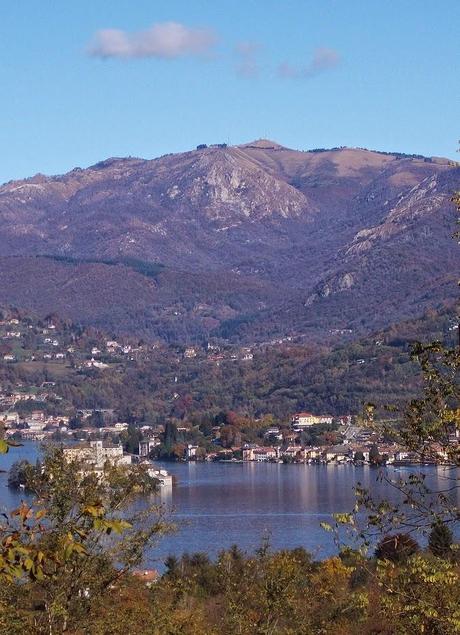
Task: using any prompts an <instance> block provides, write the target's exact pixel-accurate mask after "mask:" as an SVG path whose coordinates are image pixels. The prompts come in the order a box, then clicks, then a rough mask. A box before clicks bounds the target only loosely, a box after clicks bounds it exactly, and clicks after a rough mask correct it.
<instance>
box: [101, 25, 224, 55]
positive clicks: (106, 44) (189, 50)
mask: <svg viewBox="0 0 460 635" xmlns="http://www.w3.org/2000/svg"><path fill="white" fill-rule="evenodd" d="M216 43H217V37H216V34H215V33H214V31H212V30H211V29H197V28H190V27H187V26H185V25H184V24H180V23H179V22H161V23H158V24H154V25H153V26H152V27H150V28H149V29H146V30H145V31H138V32H136V33H127V32H126V31H122V30H119V29H103V30H101V31H97V32H96V34H95V36H94V38H93V41H92V42H91V44H90V45H89V47H88V53H89V54H90V55H92V56H94V57H103V58H108V57H119V58H141V57H156V58H161V59H175V58H178V57H184V56H187V55H198V56H206V55H209V54H210V52H211V50H212V49H213V48H214V46H215V45H216Z"/></svg>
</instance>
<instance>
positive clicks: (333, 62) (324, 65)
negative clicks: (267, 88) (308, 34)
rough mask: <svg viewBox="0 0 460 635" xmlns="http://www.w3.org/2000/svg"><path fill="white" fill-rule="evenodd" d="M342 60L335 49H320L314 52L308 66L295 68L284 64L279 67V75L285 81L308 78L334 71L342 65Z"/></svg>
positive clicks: (286, 63)
mask: <svg viewBox="0 0 460 635" xmlns="http://www.w3.org/2000/svg"><path fill="white" fill-rule="evenodd" d="M340 61H341V58H340V55H339V53H338V52H337V51H336V50H335V49H331V48H318V49H316V50H315V51H314V53H313V57H312V59H311V61H310V62H309V63H308V64H307V66H303V67H302V66H301V67H298V66H293V65H292V64H289V63H288V62H283V63H282V64H280V65H279V66H278V75H279V76H280V77H283V78H285V79H290V78H294V79H295V78H299V79H301V78H308V77H314V76H315V75H319V73H324V72H325V71H328V70H332V69H333V68H336V67H337V66H338V65H339V64H340Z"/></svg>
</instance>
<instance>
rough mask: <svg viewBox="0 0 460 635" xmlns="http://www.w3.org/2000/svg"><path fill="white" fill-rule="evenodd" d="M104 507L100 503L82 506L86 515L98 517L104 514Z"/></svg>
mask: <svg viewBox="0 0 460 635" xmlns="http://www.w3.org/2000/svg"><path fill="white" fill-rule="evenodd" d="M104 512H105V510H104V507H103V505H101V504H98V505H86V507H84V508H83V513H84V514H85V515H87V516H92V517H93V518H99V517H101V516H103V515H104Z"/></svg>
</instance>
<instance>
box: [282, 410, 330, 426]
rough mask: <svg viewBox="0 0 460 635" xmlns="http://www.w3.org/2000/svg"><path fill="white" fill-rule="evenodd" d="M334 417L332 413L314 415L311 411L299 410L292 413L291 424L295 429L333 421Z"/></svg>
mask: <svg viewBox="0 0 460 635" xmlns="http://www.w3.org/2000/svg"><path fill="white" fill-rule="evenodd" d="M332 420H333V417H331V416H330V415H314V414H312V413H311V412H297V413H296V414H294V415H292V418H291V426H292V427H293V428H294V429H301V428H308V427H309V426H315V425H318V424H320V423H328V424H329V423H332Z"/></svg>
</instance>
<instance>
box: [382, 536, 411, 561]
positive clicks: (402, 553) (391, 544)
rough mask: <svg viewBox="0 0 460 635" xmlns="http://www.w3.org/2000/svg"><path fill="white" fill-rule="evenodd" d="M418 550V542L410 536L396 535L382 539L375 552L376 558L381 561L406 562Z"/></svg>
mask: <svg viewBox="0 0 460 635" xmlns="http://www.w3.org/2000/svg"><path fill="white" fill-rule="evenodd" d="M418 550H419V545H418V543H417V541H416V540H414V539H413V538H412V537H411V536H409V534H394V535H391V536H390V535H388V536H384V537H383V538H382V540H381V541H380V542H379V544H378V545H377V548H376V550H375V556H376V558H378V559H379V560H391V561H392V562H404V561H405V560H407V558H409V557H410V556H412V555H414V553H417V551H418Z"/></svg>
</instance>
